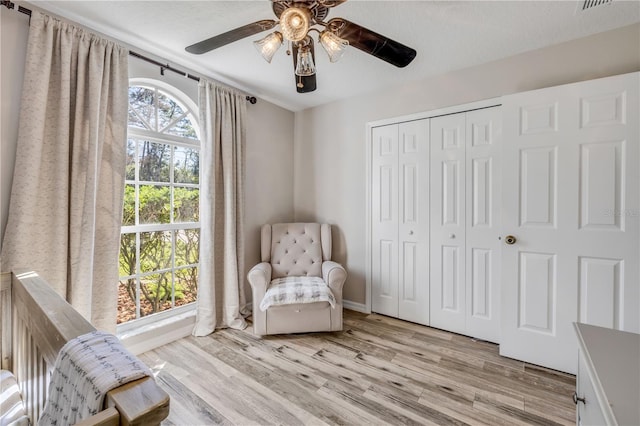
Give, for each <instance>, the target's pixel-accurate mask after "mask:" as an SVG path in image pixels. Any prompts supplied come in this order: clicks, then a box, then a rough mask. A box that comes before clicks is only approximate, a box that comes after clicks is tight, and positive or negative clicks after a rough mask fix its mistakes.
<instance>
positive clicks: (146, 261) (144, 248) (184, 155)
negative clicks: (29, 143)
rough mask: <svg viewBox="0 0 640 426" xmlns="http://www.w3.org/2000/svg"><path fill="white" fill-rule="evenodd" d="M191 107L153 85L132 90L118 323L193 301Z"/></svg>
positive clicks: (195, 167)
mask: <svg viewBox="0 0 640 426" xmlns="http://www.w3.org/2000/svg"><path fill="white" fill-rule="evenodd" d="M198 134H199V132H198V128H197V124H196V121H195V115H194V111H193V109H190V108H188V107H187V106H186V105H185V103H182V102H180V101H179V100H178V99H177V96H173V95H172V94H169V93H168V92H167V91H165V90H163V88H161V87H156V86H154V85H152V84H132V85H131V86H130V88H129V128H128V140H127V147H126V150H127V153H126V154H127V164H126V171H125V188H124V206H123V219H122V231H121V241H120V282H119V284H118V286H119V288H118V289H119V292H118V295H119V297H118V323H119V324H120V323H124V322H128V321H131V320H134V319H140V318H142V317H145V316H148V315H151V314H156V313H159V312H162V311H168V310H171V309H174V308H176V307H178V306H182V305H186V304H189V303H192V302H194V301H195V299H196V297H197V282H198V262H199V236H200V223H199V220H200V219H199V190H200V184H199V174H200V173H199V171H200V164H199V153H200V142H199V139H198Z"/></svg>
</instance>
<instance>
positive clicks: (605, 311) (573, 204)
mask: <svg viewBox="0 0 640 426" xmlns="http://www.w3.org/2000/svg"><path fill="white" fill-rule="evenodd" d="M639 76H640V74H639V73H633V74H627V75H622V76H616V77H609V78H604V79H599V80H592V81H587V82H582V83H575V84H569V85H565V86H559V87H552V88H548V89H541V90H536V91H532V92H525V93H519V94H515V95H511V96H507V97H505V98H503V111H504V137H505V144H504V155H503V161H504V168H503V178H504V181H503V182H504V193H503V205H504V208H503V225H504V232H505V233H509V234H512V235H513V236H515V237H516V241H515V242H514V243H513V244H512V245H503V251H502V253H503V254H502V265H503V287H502V306H503V310H502V344H501V345H500V354H501V355H504V356H508V357H512V358H516V359H521V360H524V361H528V362H531V363H535V364H541V365H544V366H547V367H551V368H555V369H557V370H562V371H567V372H570V373H575V372H576V369H577V353H578V346H577V341H576V337H575V334H574V331H573V327H572V322H574V321H579V322H584V323H588V324H593V325H599V326H603V327H609V328H615V329H619V330H626V331H632V332H636V333H638V332H640V317H639V305H640V292H639V286H640V266H639V263H640V262H639V260H640V225H639V221H640V200H639V196H640V173H639V169H640V167H639V163H640V151H639V148H638V145H639V141H638V138H639V131H638V120H639V118H638V117H639V109H638V94H639V91H640V88H639V84H638V82H639ZM612 362H615V361H613V360H612Z"/></svg>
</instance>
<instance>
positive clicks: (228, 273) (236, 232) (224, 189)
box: [193, 79, 247, 336]
mask: <svg viewBox="0 0 640 426" xmlns="http://www.w3.org/2000/svg"><path fill="white" fill-rule="evenodd" d="M199 99H200V105H199V108H200V129H201V141H202V142H201V144H202V145H201V146H202V147H201V149H200V177H201V180H200V229H201V230H200V232H201V234H200V274H199V284H198V303H197V305H198V310H197V314H196V326H195V328H194V330H193V335H194V336H206V335H207V334H210V333H212V332H213V331H214V330H215V329H216V328H224V327H231V328H238V329H243V328H245V327H246V326H247V324H246V322H245V320H244V318H243V314H246V313H247V312H245V311H244V309H245V304H246V299H245V294H244V277H243V275H244V259H243V253H244V249H243V244H244V243H243V241H244V236H243V217H244V214H243V213H244V143H245V115H246V109H247V107H246V104H245V96H243V95H242V94H240V93H236V92H235V91H233V90H231V89H228V88H225V87H220V86H217V85H216V84H214V83H212V82H208V81H205V80H204V79H203V80H200V85H199Z"/></svg>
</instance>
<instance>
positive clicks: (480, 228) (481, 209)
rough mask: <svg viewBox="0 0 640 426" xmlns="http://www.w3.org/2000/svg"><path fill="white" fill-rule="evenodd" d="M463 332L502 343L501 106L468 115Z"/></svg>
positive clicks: (468, 113) (471, 112)
mask: <svg viewBox="0 0 640 426" xmlns="http://www.w3.org/2000/svg"><path fill="white" fill-rule="evenodd" d="M465 118H466V129H467V130H466V194H465V197H466V206H467V208H466V219H465V220H466V239H465V245H466V248H465V252H466V314H467V315H466V331H465V334H468V335H469V336H474V337H477V338H480V339H484V340H488V341H491V342H496V343H499V342H500V282H501V281H500V274H501V272H502V271H501V270H500V268H501V266H500V249H501V244H500V240H499V238H500V232H501V229H500V224H501V222H500V216H501V215H500V207H501V206H500V201H501V193H502V191H501V183H502V182H501V179H500V172H501V170H500V157H501V155H502V153H501V140H502V124H501V121H502V115H501V110H500V108H499V107H494V108H486V109H481V110H477V111H470V112H467V113H466V117H465Z"/></svg>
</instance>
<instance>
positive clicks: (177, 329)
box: [116, 303, 196, 355]
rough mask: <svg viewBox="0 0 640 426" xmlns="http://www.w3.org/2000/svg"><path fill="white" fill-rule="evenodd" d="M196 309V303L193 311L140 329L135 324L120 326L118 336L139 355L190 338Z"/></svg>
mask: <svg viewBox="0 0 640 426" xmlns="http://www.w3.org/2000/svg"><path fill="white" fill-rule="evenodd" d="M195 308H196V307H195V303H194V304H193V307H192V309H188V310H185V311H183V312H181V313H179V314H177V315H172V316H170V317H168V318H164V319H161V320H158V321H154V322H152V323H147V324H142V325H140V326H138V327H136V326H134V324H131V326H130V325H129V324H126V325H125V327H122V326H119V327H118V331H117V333H116V334H117V336H118V338H119V339H120V340H121V341H122V344H123V345H124V346H125V347H126V348H127V349H128V350H129V351H131V352H132V353H133V354H134V355H139V354H141V353H144V352H147V351H150V350H152V349H155V348H157V347H160V346H163V345H167V344H169V343H171V342H174V341H176V340H179V339H182V338H183V337H187V336H190V335H191V332H192V331H193V327H194V326H195V323H196V309H195ZM123 328H124V329H123Z"/></svg>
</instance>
